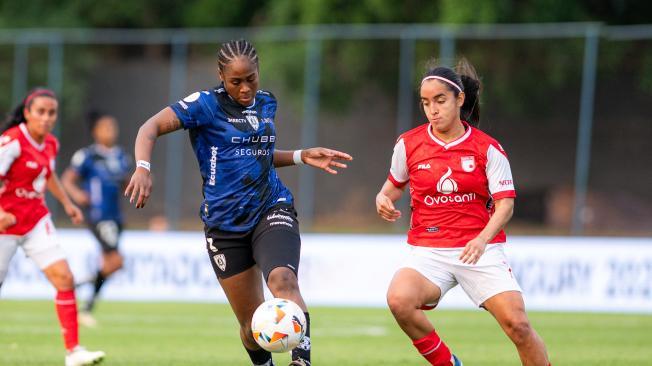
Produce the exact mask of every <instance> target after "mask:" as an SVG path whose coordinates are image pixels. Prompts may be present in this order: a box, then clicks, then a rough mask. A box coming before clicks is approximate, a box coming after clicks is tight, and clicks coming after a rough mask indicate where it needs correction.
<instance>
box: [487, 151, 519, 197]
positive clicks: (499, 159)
mask: <svg viewBox="0 0 652 366" xmlns="http://www.w3.org/2000/svg"><path fill="white" fill-rule="evenodd" d="M487 180H488V181H489V193H491V194H492V195H494V194H496V193H498V192H504V191H513V190H514V181H513V180H512V170H511V168H510V167H509V160H507V157H506V156H505V155H504V154H503V153H502V152H500V151H498V149H496V147H495V146H493V145H489V148H488V149H487Z"/></svg>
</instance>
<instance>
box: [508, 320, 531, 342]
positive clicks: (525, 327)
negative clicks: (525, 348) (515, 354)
mask: <svg viewBox="0 0 652 366" xmlns="http://www.w3.org/2000/svg"><path fill="white" fill-rule="evenodd" d="M505 332H506V333H507V336H509V338H510V339H511V340H512V341H513V342H514V343H515V344H516V345H519V344H522V343H524V342H526V341H527V340H528V339H529V338H530V335H531V333H532V326H531V325H530V322H529V321H528V320H527V319H524V318H517V319H510V320H508V321H507V323H506V324H505Z"/></svg>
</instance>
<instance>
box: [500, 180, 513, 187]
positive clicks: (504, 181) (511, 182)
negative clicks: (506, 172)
mask: <svg viewBox="0 0 652 366" xmlns="http://www.w3.org/2000/svg"><path fill="white" fill-rule="evenodd" d="M498 184H500V185H501V186H511V185H512V184H514V182H513V181H512V180H511V179H503V180H501V181H499V182H498Z"/></svg>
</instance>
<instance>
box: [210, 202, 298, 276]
mask: <svg viewBox="0 0 652 366" xmlns="http://www.w3.org/2000/svg"><path fill="white" fill-rule="evenodd" d="M204 231H205V234H206V250H207V251H208V256H209V258H210V260H211V265H212V266H213V271H215V275H216V276H217V277H218V278H221V279H224V278H229V277H231V276H234V275H236V274H238V273H242V272H244V271H246V270H248V269H249V268H251V267H253V266H255V265H258V267H259V268H260V270H261V271H262V273H263V275H264V278H265V281H267V279H268V277H269V274H270V272H272V270H273V269H274V268H277V267H287V268H289V269H291V270H292V271H293V272H294V273H295V274H296V275H297V277H298V274H299V258H300V256H301V237H300V236H299V221H298V220H297V212H296V210H295V209H294V207H292V206H288V205H280V206H275V207H273V208H272V209H271V210H269V211H268V212H266V213H265V214H264V215H263V216H262V217H261V219H260V221H259V222H258V224H257V225H256V227H254V229H253V230H251V231H249V232H247V233H229V232H224V231H220V230H217V229H214V228H205V229H204Z"/></svg>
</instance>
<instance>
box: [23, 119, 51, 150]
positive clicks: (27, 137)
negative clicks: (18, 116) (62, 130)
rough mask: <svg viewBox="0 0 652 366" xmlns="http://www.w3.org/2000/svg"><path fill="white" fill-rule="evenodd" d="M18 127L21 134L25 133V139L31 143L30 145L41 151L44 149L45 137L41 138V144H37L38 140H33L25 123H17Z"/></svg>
mask: <svg viewBox="0 0 652 366" xmlns="http://www.w3.org/2000/svg"><path fill="white" fill-rule="evenodd" d="M18 128H19V129H20V131H21V132H22V133H23V135H25V138H26V139H27V141H29V143H30V144H32V146H34V148H35V149H36V150H38V151H43V149H45V139H44V140H43V143H42V144H39V143H38V142H36V140H34V138H33V137H32V135H30V134H29V131H27V126H25V123H21V124H19V125H18Z"/></svg>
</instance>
